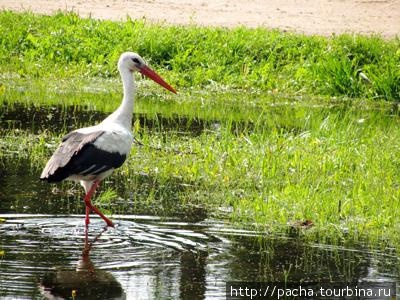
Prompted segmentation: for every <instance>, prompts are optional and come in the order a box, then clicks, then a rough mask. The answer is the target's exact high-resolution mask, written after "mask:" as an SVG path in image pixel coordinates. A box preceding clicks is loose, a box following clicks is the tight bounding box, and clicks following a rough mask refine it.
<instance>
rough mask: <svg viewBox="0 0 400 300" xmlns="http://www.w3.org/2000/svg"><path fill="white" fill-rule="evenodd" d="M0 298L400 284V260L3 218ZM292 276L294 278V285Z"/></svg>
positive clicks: (202, 226)
mask: <svg viewBox="0 0 400 300" xmlns="http://www.w3.org/2000/svg"><path fill="white" fill-rule="evenodd" d="M0 218H5V219H7V221H6V222H5V223H3V224H1V225H0V250H1V251H2V252H1V253H3V255H2V256H0V298H2V299H3V298H5V299H42V298H48V299H55V298H54V297H59V298H58V299H63V298H71V296H72V293H73V291H74V292H75V293H76V296H77V299H225V282H226V281H282V280H283V278H284V276H289V280H292V281H298V280H306V281H307V280H309V281H324V280H335V281H348V280H352V281H363V280H381V281H382V280H383V281H385V280H391V281H398V278H399V276H398V274H399V271H398V263H397V256H395V255H390V254H383V253H380V252H374V251H370V250H367V249H362V248H360V247H358V248H357V249H348V248H345V247H340V246H325V245H318V244H316V245H312V247H310V244H309V243H305V242H303V241H301V239H298V238H296V239H291V238H288V237H276V236H275V237H270V238H260V233H258V232H253V231H247V230H236V229H234V228H232V227H231V226H228V225H227V224H224V223H223V222H220V221H213V220H206V221H202V222H198V223H189V222H181V221H180V220H178V219H173V218H170V219H165V218H158V217H150V216H119V217H114V220H116V219H118V220H119V221H118V222H117V224H118V225H117V226H116V228H115V229H113V228H109V229H104V228H103V225H104V222H102V221H101V220H99V219H96V218H93V219H92V223H91V224H90V229H89V232H87V234H86V233H85V231H84V226H83V217H82V216H78V215H77V216H74V215H72V216H71V215H70V216H53V215H10V214H9V215H0ZM288 274H289V275H288Z"/></svg>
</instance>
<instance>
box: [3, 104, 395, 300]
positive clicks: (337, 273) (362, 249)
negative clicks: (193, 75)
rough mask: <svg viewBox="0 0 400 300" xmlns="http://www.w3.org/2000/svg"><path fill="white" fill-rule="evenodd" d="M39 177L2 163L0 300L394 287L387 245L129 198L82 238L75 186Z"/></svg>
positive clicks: (29, 111)
mask: <svg viewBox="0 0 400 300" xmlns="http://www.w3.org/2000/svg"><path fill="white" fill-rule="evenodd" d="M136 117H137V118H138V119H139V120H140V122H141V124H146V126H147V127H149V128H155V130H159V129H160V130H174V131H176V132H183V133H185V134H198V133H200V132H202V130H210V129H212V128H215V122H212V121H209V122H205V123H204V122H202V121H196V120H194V121H193V120H188V119H184V118H177V119H171V118H163V117H162V116H158V117H157V118H156V119H154V118H149V119H148V118H146V115H136ZM103 118H104V114H103V113H99V112H85V111H84V110H81V109H80V108H77V107H75V108H74V107H70V108H61V107H55V108H35V107H25V106H18V105H15V106H13V107H8V108H5V107H3V109H2V110H1V111H0V125H1V127H2V128H6V129H7V130H8V131H7V132H9V130H17V129H18V130H24V131H25V130H26V131H29V132H40V131H43V130H46V128H48V127H51V129H52V130H57V131H63V130H65V131H67V130H69V129H72V128H76V127H78V126H82V125H85V124H88V123H89V124H91V123H96V122H97V121H99V120H101V119H103ZM275 125H276V124H275ZM168 128H169V129H168ZM293 128H295V127H290V128H289V129H288V130H292V131H293ZM1 167H3V169H1ZM39 171H40V170H37V169H33V168H32V166H31V164H30V162H29V158H27V159H21V158H20V159H18V160H16V159H15V158H12V159H6V160H5V161H3V162H2V164H0V221H2V220H1V219H5V221H4V222H1V223H0V298H2V299H3V298H5V299H43V298H50V299H51V297H54V296H58V297H61V298H70V299H71V297H72V292H73V291H75V292H76V296H77V299H225V297H226V294H225V285H226V282H228V281H257V282H284V281H293V282H300V281H306V282H320V283H321V285H323V284H324V283H326V282H330V281H340V282H350V281H353V282H354V281H356V282H362V281H376V282H386V281H395V282H398V283H400V270H399V266H400V264H399V259H398V256H397V255H396V253H395V251H394V250H393V249H385V251H379V250H371V249H370V248H369V247H368V246H367V245H364V244H363V243H361V242H358V243H352V242H351V241H347V242H346V243H345V242H342V243H340V242H339V243H335V244H312V243H310V242H308V241H305V240H304V238H303V237H302V236H301V235H297V234H296V233H294V234H293V235H269V234H268V233H266V232H255V231H252V230H243V229H238V228H235V227H234V226H233V225H232V224H230V223H229V222H228V221H223V220H215V219H213V218H212V217H210V216H209V215H207V213H206V212H205V211H204V210H202V208H201V207H200V208H195V209H193V208H192V209H191V213H188V211H180V207H178V206H174V205H176V204H174V202H173V201H171V203H168V205H170V206H171V208H168V209H167V208H166V207H163V210H162V213H159V214H158V215H150V214H149V211H146V210H141V209H138V207H137V206H133V207H130V206H129V205H130V204H131V202H132V201H131V199H125V200H123V201H117V202H116V205H117V206H121V207H122V206H123V211H124V213H125V214H124V215H114V216H113V217H112V219H113V221H115V222H116V224H117V226H116V228H115V229H113V228H109V229H107V230H104V228H103V226H104V223H103V222H102V221H101V220H100V219H99V218H96V217H93V218H92V223H91V225H90V229H89V232H87V235H86V232H85V230H84V216H83V215H82V213H83V211H84V207H83V203H82V201H81V199H80V195H81V194H79V193H78V190H80V187H79V186H76V187H75V188H73V189H72V190H67V191H66V189H65V187H64V188H61V187H60V186H58V187H56V186H52V185H47V184H45V183H41V182H40V181H39V180H38V176H39V174H38V172H39ZM138 176H140V174H139V175H138ZM146 178H147V177H145V176H142V177H141V178H140V180H146ZM114 179H115V176H114V177H113V178H112V179H110V180H114ZM106 184H107V182H106ZM168 188H170V189H171V191H173V190H176V189H177V188H178V187H177V186H175V185H174V184H171V186H170V187H168ZM117 189H118V192H119V194H121V195H125V194H126V191H123V187H117ZM121 190H122V191H121ZM135 192H136V193H140V190H136V191H135ZM125 198H126V197H125ZM172 200H173V199H172ZM126 203H128V206H126V205H127V204H126ZM150 212H151V210H150ZM271 299H275V298H271ZM315 299H326V298H315Z"/></svg>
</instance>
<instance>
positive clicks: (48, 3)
mask: <svg viewBox="0 0 400 300" xmlns="http://www.w3.org/2000/svg"><path fill="white" fill-rule="evenodd" d="M0 8H4V9H13V10H19V11H21V10H32V11H34V12H38V13H45V14H51V13H53V12H55V11H57V10H74V11H76V12H78V13H79V14H80V15H82V16H89V15H91V16H92V17H94V18H101V19H112V20H121V19H125V17H126V15H130V16H131V17H132V18H143V17H144V18H146V19H148V20H151V21H165V22H167V23H174V24H189V23H195V24H200V25H211V26H229V27H232V26H236V25H239V24H242V25H245V26H250V27H256V26H267V27H270V28H280V29H284V30H289V31H297V32H303V33H306V34H321V35H330V34H332V33H343V32H358V33H363V34H370V33H381V34H383V35H384V36H386V37H393V36H395V35H398V36H400V0H249V1H243V0H216V1H210V0H136V1H133V0H106V1H105V0H71V1H70V0H68V1H66V0H62V1H60V0H31V1H27V0H25V1H24V0H0Z"/></svg>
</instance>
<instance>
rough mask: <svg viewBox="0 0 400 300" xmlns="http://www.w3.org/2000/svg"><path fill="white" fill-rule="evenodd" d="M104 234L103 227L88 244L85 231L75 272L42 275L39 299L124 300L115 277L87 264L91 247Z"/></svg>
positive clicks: (123, 294)
mask: <svg viewBox="0 0 400 300" xmlns="http://www.w3.org/2000/svg"><path fill="white" fill-rule="evenodd" d="M106 230H107V227H106V228H104V230H103V231H102V232H100V233H99V234H98V235H97V236H96V237H95V238H94V239H93V241H91V242H89V238H88V230H87V229H86V230H85V244H84V248H83V251H82V256H81V259H80V260H79V261H78V264H77V267H76V270H56V271H55V272H52V273H47V274H45V275H44V277H43V279H42V280H41V282H40V290H41V292H42V295H43V296H45V297H46V298H47V299H71V298H72V299H74V298H75V299H126V296H125V293H124V291H123V289H122V287H121V285H120V284H119V282H118V281H117V280H116V279H115V277H114V276H113V275H112V274H111V273H110V272H107V271H104V270H99V269H96V268H95V266H94V264H93V263H92V261H91V260H90V251H91V249H92V246H93V245H94V244H95V243H96V241H97V240H98V239H99V238H100V237H101V235H102V234H103V233H104V232H105V231H106Z"/></svg>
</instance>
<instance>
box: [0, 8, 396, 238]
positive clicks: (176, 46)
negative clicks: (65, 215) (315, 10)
mask: <svg viewBox="0 0 400 300" xmlns="http://www.w3.org/2000/svg"><path fill="white" fill-rule="evenodd" d="M0 43H1V46H2V47H1V48H0V58H1V64H0V73H1V79H0V83H1V89H0V104H3V108H2V109H1V110H0V121H1V119H2V116H3V118H5V117H4V116H5V115H7V111H8V110H11V111H12V110H13V109H14V108H13V107H14V105H21V104H23V105H25V106H26V107H28V108H29V109H31V108H32V107H31V105H35V106H38V107H40V106H42V107H50V106H54V105H60V104H61V105H63V109H64V113H62V114H58V115H57V120H56V119H55V114H54V113H53V112H52V111H51V109H49V110H48V111H45V115H46V118H45V119H43V120H41V121H40V122H41V124H42V125H41V124H37V123H36V122H38V115H39V113H37V114H33V115H32V116H30V117H31V118H32V120H31V121H29V120H28V123H29V124H30V126H29V125H28V126H25V127H23V126H21V124H19V123H18V122H3V121H2V122H1V123H0V124H1V126H2V127H1V130H0V134H1V144H0V150H1V151H0V170H1V168H2V167H3V166H5V165H7V164H10V162H9V158H10V157H13V158H14V159H17V158H18V159H29V162H30V164H31V165H30V169H31V172H32V173H33V174H36V175H38V172H40V169H41V167H42V166H44V164H45V162H46V160H47V159H48V157H49V155H50V153H51V152H52V151H53V150H54V148H55V147H56V145H57V143H58V142H59V140H60V135H61V134H64V133H66V132H67V131H69V130H71V129H72V128H77V127H78V126H86V125H91V124H94V123H95V122H96V121H97V118H94V117H93V118H94V119H90V118H88V117H84V118H81V119H79V114H77V116H78V117H76V116H75V114H73V113H71V111H69V109H70V108H71V107H73V111H75V108H76V110H77V111H80V110H87V111H89V112H92V111H93V110H96V111H97V112H99V111H100V112H101V113H106V112H109V111H112V110H113V109H115V108H116V107H117V106H118V104H119V101H120V98H121V92H120V87H121V85H120V83H119V78H118V76H117V70H116V60H117V59H118V56H119V55H120V53H121V52H123V51H126V50H132V51H136V52H138V53H141V54H143V56H144V57H145V58H148V59H149V62H150V63H151V64H152V65H153V67H154V68H155V69H157V70H158V71H159V72H160V73H162V75H163V77H165V78H166V80H167V81H168V82H170V83H171V85H173V86H174V87H176V88H177V89H178V92H180V94H178V96H175V95H171V94H166V93H165V92H164V91H162V90H160V89H159V88H158V87H155V86H154V85H150V84H149V85H147V83H143V82H142V81H140V82H139V90H138V97H137V101H136V103H135V113H136V115H135V123H134V126H133V128H134V132H135V136H136V137H137V139H138V140H140V141H141V142H142V143H143V146H141V147H139V146H137V147H134V148H133V150H132V153H131V157H130V159H129V160H128V161H127V163H126V164H125V165H124V166H123V167H122V168H121V169H120V170H118V172H117V174H116V176H115V177H113V179H111V180H112V182H113V183H117V184H116V185H115V186H116V187H117V189H116V190H115V189H114V188H113V186H114V185H113V184H110V183H107V182H106V183H105V189H106V190H107V193H106V194H105V195H103V196H102V197H100V198H99V199H100V200H99V202H101V203H103V204H104V203H105V204H107V199H106V198H107V197H109V198H113V199H117V200H118V196H120V197H122V198H124V199H125V204H118V205H117V206H116V207H114V208H113V207H112V209H111V210H113V209H114V212H120V213H123V212H124V211H118V209H121V208H123V209H126V210H128V209H133V210H134V211H136V212H137V211H140V212H142V211H143V212H147V213H148V212H151V213H157V214H160V213H162V212H167V213H169V212H172V213H179V211H185V210H186V211H187V210H190V209H192V208H194V207H201V208H202V209H204V210H206V211H207V212H208V213H209V214H211V215H214V216H215V215H218V211H224V212H225V213H228V215H229V217H231V218H232V219H233V220H235V221H237V222H238V223H239V224H251V225H255V226H257V227H262V228H263V229H266V230H268V231H270V232H276V231H288V230H290V228H291V227H293V226H297V225H296V224H300V226H298V227H300V228H301V227H307V228H308V229H309V230H307V233H309V236H319V237H320V238H321V237H327V238H333V237H343V236H346V235H350V236H352V237H358V236H363V237H365V236H367V237H369V238H371V239H375V240H380V241H382V240H386V239H387V240H389V239H392V240H393V241H394V240H396V238H397V236H398V232H399V229H400V228H399V225H398V220H399V219H400V202H399V197H400V190H399V183H400V172H399V170H400V169H399V166H400V159H399V155H398V153H399V149H400V131H399V129H398V128H399V125H400V124H399V123H400V118H399V111H398V106H397V103H396V101H398V100H400V40H399V39H393V40H383V39H382V38H380V37H378V36H371V37H366V36H359V35H342V36H334V37H331V38H324V37H317V36H303V35H296V34H292V33H283V32H279V31H269V30H267V29H262V28H259V29H247V28H243V27H238V28H235V29H225V28H203V27H196V26H188V27H182V26H166V25H163V24H148V23H146V22H144V21H132V20H128V21H126V22H111V21H99V20H93V19H81V18H79V17H78V16H77V15H75V14H67V15H64V14H61V13H60V14H57V15H55V16H38V15H34V14H30V13H24V14H17V13H13V12H2V13H0ZM333 96H334V97H333ZM337 96H340V97H337ZM361 97H362V98H363V99H361ZM32 109H33V108H32ZM89 115H90V114H89ZM91 115H92V116H94V115H95V114H94V112H93V113H92V114H91ZM75 118H76V119H75ZM98 119H101V117H100V116H99V117H98ZM43 124H44V126H43ZM52 126H57V128H58V129H57V130H55V131H54V132H52V131H51V128H52ZM22 127H23V128H22ZM46 127H49V128H50V129H46ZM0 177H1V174H0ZM65 186H67V187H68V186H69V185H68V184H66V185H64V187H65ZM121 186H123V190H121V188H120V187H121ZM76 198H77V197H76ZM75 201H76V202H77V203H78V202H79V201H78V200H77V199H75ZM118 201H119V200H118ZM118 201H117V202H118ZM127 203H128V204H127ZM80 204H81V203H80V202H79V204H77V205H80ZM68 205H70V204H68ZM107 205H108V206H109V205H110V203H108V204H107ZM15 206H16V207H17V208H16V210H18V209H20V210H21V211H23V206H24V205H23V202H21V203H20V206H18V205H15ZM182 209H183V210H182ZM311 223H312V224H313V225H314V226H312V227H310V226H301V224H311ZM397 239H398V238H397Z"/></svg>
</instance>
